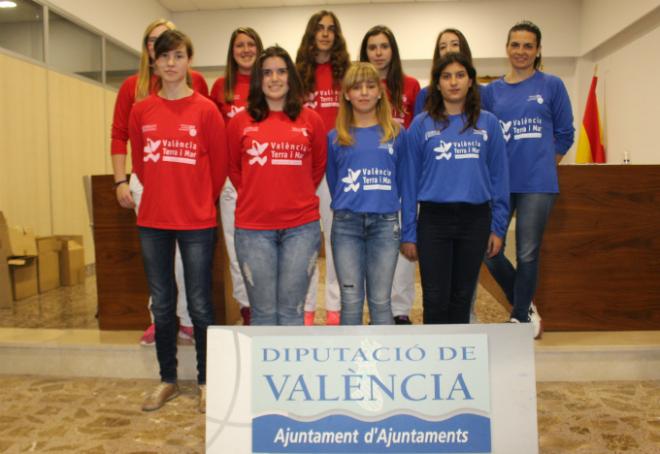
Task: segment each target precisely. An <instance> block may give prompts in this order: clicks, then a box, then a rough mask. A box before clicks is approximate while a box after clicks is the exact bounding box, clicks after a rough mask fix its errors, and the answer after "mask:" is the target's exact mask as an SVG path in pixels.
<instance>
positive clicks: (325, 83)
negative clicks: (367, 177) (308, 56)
mask: <svg viewBox="0 0 660 454" xmlns="http://www.w3.org/2000/svg"><path fill="white" fill-rule="evenodd" d="M314 77H315V85H316V86H315V88H314V92H313V93H310V94H309V97H308V98H307V102H306V103H305V107H309V108H310V109H312V110H314V111H315V112H316V113H318V114H319V115H320V116H321V119H322V120H323V124H324V125H325V132H326V134H327V133H328V132H329V131H331V130H332V129H335V121H336V119H337V112H338V111H339V92H340V91H341V89H340V87H339V84H337V85H335V82H334V80H333V79H332V65H331V64H330V63H321V64H320V65H317V66H316V70H315V72H314Z"/></svg>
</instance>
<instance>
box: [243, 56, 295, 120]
mask: <svg viewBox="0 0 660 454" xmlns="http://www.w3.org/2000/svg"><path fill="white" fill-rule="evenodd" d="M272 57H279V58H281V59H282V60H284V63H285V64H286V69H287V72H288V79H287V80H288V82H287V83H288V85H289V91H288V92H287V94H286V100H285V101H284V109H283V112H284V113H285V114H286V115H287V117H289V118H290V119H291V120H295V119H296V118H298V115H300V111H301V110H302V103H303V89H302V81H301V80H300V74H298V71H297V70H296V66H295V65H294V64H293V61H292V60H291V57H290V56H289V54H288V52H287V51H286V50H284V49H282V48H281V47H280V46H271V47H269V48H268V49H266V50H264V51H263V52H262V53H261V54H260V55H259V56H258V57H257V61H256V62H255V63H254V67H253V68H252V78H251V79H250V94H249V95H248V107H247V110H248V112H249V113H250V116H252V118H254V119H255V120H256V121H262V120H264V119H265V118H266V117H267V116H268V113H269V112H270V109H269V108H268V102H267V101H266V96H265V95H264V91H263V89H262V87H261V85H262V81H263V78H264V76H263V66H264V61H266V59H267V58H272Z"/></svg>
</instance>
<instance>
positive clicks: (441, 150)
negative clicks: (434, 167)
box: [433, 140, 452, 161]
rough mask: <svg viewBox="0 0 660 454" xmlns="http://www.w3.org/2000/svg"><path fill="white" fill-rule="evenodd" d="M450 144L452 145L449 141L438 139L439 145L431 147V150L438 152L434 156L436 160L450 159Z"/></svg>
mask: <svg viewBox="0 0 660 454" xmlns="http://www.w3.org/2000/svg"><path fill="white" fill-rule="evenodd" d="M451 146H452V143H451V142H445V141H444V140H441V141H440V146H439V147H435V148H434V149H433V151H435V152H436V153H438V154H437V155H436V156H435V159H436V160H440V159H446V160H447V161H449V160H450V159H451V152H450V151H449V149H450V148H451Z"/></svg>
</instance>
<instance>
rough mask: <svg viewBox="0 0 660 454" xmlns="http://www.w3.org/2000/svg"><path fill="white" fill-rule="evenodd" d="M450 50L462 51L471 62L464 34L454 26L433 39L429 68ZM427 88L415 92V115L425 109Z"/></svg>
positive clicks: (468, 46) (470, 52) (470, 54)
mask: <svg viewBox="0 0 660 454" xmlns="http://www.w3.org/2000/svg"><path fill="white" fill-rule="evenodd" d="M450 52H460V53H462V54H463V55H465V57H467V59H468V61H469V62H470V64H472V51H471V50H470V45H469V44H468V42H467V39H466V38H465V35H464V34H463V33H461V31H460V30H457V29H455V28H445V29H444V30H442V31H441V32H440V33H439V34H438V38H437V39H436V40H435V49H434V51H433V60H432V61H431V69H433V68H435V65H437V64H438V60H440V58H441V57H444V56H445V55H447V54H448V53H450ZM429 88H430V87H428V86H427V87H424V88H422V89H421V90H420V92H419V93H418V94H417V98H416V99H415V111H414V113H415V115H418V114H420V113H422V112H423V111H425V110H426V101H427V99H428V97H429ZM477 88H479V87H477Z"/></svg>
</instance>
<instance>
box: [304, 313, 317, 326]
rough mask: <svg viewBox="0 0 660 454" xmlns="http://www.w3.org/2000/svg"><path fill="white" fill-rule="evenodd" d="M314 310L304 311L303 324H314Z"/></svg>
mask: <svg viewBox="0 0 660 454" xmlns="http://www.w3.org/2000/svg"><path fill="white" fill-rule="evenodd" d="M314 315H315V312H314V311H305V326H313V325H314Z"/></svg>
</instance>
